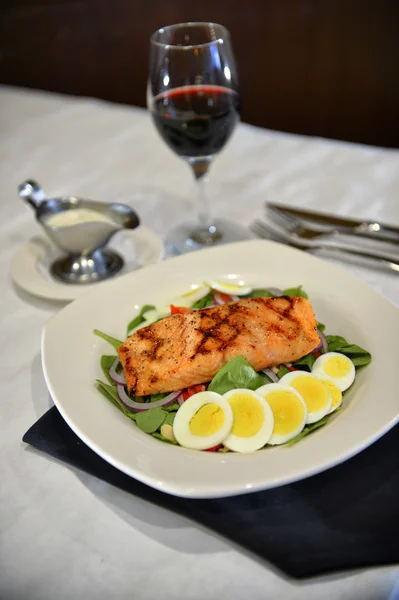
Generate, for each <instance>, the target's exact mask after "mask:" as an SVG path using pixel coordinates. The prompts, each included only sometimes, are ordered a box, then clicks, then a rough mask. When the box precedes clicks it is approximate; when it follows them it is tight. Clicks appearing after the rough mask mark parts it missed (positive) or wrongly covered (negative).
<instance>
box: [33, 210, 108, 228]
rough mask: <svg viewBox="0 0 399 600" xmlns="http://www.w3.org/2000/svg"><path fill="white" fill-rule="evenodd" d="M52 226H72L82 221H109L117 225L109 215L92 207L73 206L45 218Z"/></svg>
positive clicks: (47, 223)
mask: <svg viewBox="0 0 399 600" xmlns="http://www.w3.org/2000/svg"><path fill="white" fill-rule="evenodd" d="M45 223H46V225H49V226H50V227H71V226H72V225H81V224H82V223H108V225H114V227H117V225H116V223H115V221H114V220H113V219H112V218H111V217H110V216H108V215H105V214H104V213H100V212H98V211H97V210H93V209H92V208H71V209H70V210H64V211H62V212H59V213H54V214H53V215H50V216H49V217H47V218H46V219H45Z"/></svg>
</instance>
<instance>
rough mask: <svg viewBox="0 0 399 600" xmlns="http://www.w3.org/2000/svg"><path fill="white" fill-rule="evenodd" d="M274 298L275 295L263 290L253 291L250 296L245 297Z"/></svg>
mask: <svg viewBox="0 0 399 600" xmlns="http://www.w3.org/2000/svg"><path fill="white" fill-rule="evenodd" d="M273 297H274V294H272V293H271V292H269V290H263V289H258V290H252V292H250V293H249V294H247V295H246V296H245V298H273Z"/></svg>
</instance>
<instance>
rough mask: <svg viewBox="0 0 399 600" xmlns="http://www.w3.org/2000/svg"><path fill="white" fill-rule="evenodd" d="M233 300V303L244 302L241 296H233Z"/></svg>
mask: <svg viewBox="0 0 399 600" xmlns="http://www.w3.org/2000/svg"><path fill="white" fill-rule="evenodd" d="M231 299H232V300H233V302H239V301H240V300H242V298H240V296H231Z"/></svg>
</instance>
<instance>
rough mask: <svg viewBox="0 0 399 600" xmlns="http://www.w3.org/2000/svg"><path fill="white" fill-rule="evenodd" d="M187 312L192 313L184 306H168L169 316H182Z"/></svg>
mask: <svg viewBox="0 0 399 600" xmlns="http://www.w3.org/2000/svg"><path fill="white" fill-rule="evenodd" d="M188 312H192V310H191V308H187V307H186V306H175V305H174V304H171V305H170V314H171V315H184V314H185V313H188Z"/></svg>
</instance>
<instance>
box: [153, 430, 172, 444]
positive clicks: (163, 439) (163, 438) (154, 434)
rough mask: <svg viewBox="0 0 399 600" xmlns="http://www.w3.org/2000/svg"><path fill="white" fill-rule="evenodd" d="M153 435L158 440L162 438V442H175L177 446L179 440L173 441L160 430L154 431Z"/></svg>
mask: <svg viewBox="0 0 399 600" xmlns="http://www.w3.org/2000/svg"><path fill="white" fill-rule="evenodd" d="M151 435H152V437H154V438H156V439H157V440H161V441H162V442H166V443H167V444H173V446H177V442H172V440H168V438H166V437H164V436H163V435H162V433H159V432H158V431H154V433H152V434H151Z"/></svg>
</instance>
